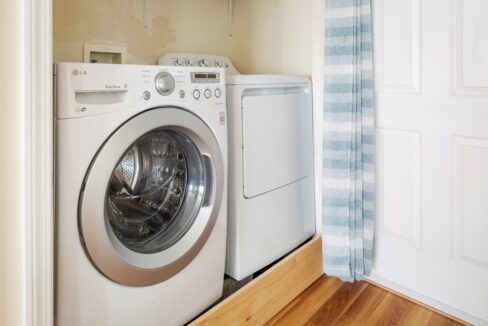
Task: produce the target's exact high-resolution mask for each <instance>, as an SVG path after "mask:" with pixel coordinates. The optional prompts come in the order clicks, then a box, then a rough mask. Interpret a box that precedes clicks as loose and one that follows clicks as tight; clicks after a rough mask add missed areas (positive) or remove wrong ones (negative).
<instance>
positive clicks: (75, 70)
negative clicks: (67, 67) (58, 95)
mask: <svg viewBox="0 0 488 326" xmlns="http://www.w3.org/2000/svg"><path fill="white" fill-rule="evenodd" d="M82 75H83V76H85V75H86V70H78V69H73V76H82Z"/></svg>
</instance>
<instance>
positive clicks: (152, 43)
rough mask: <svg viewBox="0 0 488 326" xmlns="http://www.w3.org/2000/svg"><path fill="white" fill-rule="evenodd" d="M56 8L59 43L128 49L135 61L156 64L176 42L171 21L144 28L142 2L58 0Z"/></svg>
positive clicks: (160, 20)
mask: <svg viewBox="0 0 488 326" xmlns="http://www.w3.org/2000/svg"><path fill="white" fill-rule="evenodd" d="M53 7H54V8H53V9H54V26H56V28H54V42H55V43H65V44H69V43H72V44H74V43H76V44H79V43H82V44H84V43H98V44H117V45H126V46H127V54H128V56H129V57H132V58H134V59H135V60H134V59H133V60H132V61H136V62H141V63H154V62H155V60H156V59H157V57H158V56H159V54H160V51H161V49H162V48H164V47H165V46H166V45H167V44H168V43H171V42H175V41H176V33H175V31H174V30H172V29H171V28H170V27H169V18H168V17H163V16H156V17H151V18H150V19H151V23H150V27H149V28H145V27H144V23H143V21H142V17H137V15H138V14H139V15H142V14H140V12H142V1H140V0H139V1H134V0H122V1H121V0H54V4H53ZM139 10H140V12H139ZM80 51H83V49H82V48H81V50H80ZM61 59H62V58H61Z"/></svg>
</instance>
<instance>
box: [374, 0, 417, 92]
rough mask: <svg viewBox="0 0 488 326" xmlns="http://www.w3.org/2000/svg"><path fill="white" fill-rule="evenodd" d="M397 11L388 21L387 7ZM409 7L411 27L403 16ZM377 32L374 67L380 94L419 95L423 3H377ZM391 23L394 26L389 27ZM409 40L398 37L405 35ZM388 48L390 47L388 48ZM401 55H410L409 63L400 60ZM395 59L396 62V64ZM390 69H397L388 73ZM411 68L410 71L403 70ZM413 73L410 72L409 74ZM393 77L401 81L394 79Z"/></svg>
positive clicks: (403, 0)
mask: <svg viewBox="0 0 488 326" xmlns="http://www.w3.org/2000/svg"><path fill="white" fill-rule="evenodd" d="M386 4H390V5H392V8H394V7H396V8H398V11H399V12H398V15H393V14H389V15H388V17H390V18H391V19H392V20H391V21H389V22H387V21H385V15H383V13H384V11H385V10H386V9H385V5H386ZM402 4H403V6H404V5H408V7H409V10H408V11H409V12H410V17H409V21H408V26H404V25H402V23H405V22H403V21H401V20H400V19H399V18H400V17H405V12H404V10H403V6H402ZM374 13H375V15H374V17H373V18H374V30H375V33H374V34H375V42H374V43H375V48H376V49H375V50H376V51H375V66H376V71H377V75H376V76H377V77H376V80H377V83H376V85H377V91H379V92H384V93H419V92H420V53H421V48H420V47H421V35H420V19H421V12H420V0H407V1H405V0H402V1H399V2H397V3H395V4H393V2H392V1H391V0H388V1H386V2H385V0H377V1H376V2H375V6H374ZM390 24H391V25H390ZM405 33H407V35H408V34H409V35H410V40H408V37H406V38H405V37H399V35H402V36H405V35H404V34H405ZM387 47H388V48H387ZM402 53H408V54H409V58H408V60H407V62H405V61H400V60H398V58H400V59H402V55H401V54H402ZM394 60H396V61H394ZM387 65H388V66H395V68H396V69H395V70H394V71H391V72H389V71H387V69H388V67H387ZM405 65H407V66H409V68H408V67H407V69H405V68H401V67H405ZM409 70H410V71H409ZM393 78H398V79H397V80H394V79H393Z"/></svg>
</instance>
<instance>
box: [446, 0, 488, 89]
mask: <svg viewBox="0 0 488 326" xmlns="http://www.w3.org/2000/svg"><path fill="white" fill-rule="evenodd" d="M467 2H468V1H466V0H452V9H451V10H452V15H451V20H452V22H451V24H452V31H451V44H452V45H451V47H452V49H451V52H452V53H451V55H452V71H451V84H452V92H453V94H456V95H484V96H486V95H488V77H487V76H488V62H487V61H486V60H484V59H483V58H486V56H487V54H488V35H487V33H483V31H486V32H488V21H487V20H486V17H485V16H486V15H485V13H486V10H483V9H482V8H485V9H488V4H487V3H486V1H484V0H469V2H471V7H470V8H471V9H474V8H473V7H476V8H477V9H476V10H475V11H473V10H470V11H468V10H467V9H470V8H466V4H467ZM468 14H469V15H470V18H471V19H466V18H467V17H466V15H468ZM467 43H468V44H467ZM471 50H473V51H471ZM476 50H477V51H476ZM468 59H469V60H468ZM471 63H472V66H467V64H471ZM480 70H481V73H480Z"/></svg>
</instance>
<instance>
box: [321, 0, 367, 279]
mask: <svg viewBox="0 0 488 326" xmlns="http://www.w3.org/2000/svg"><path fill="white" fill-rule="evenodd" d="M323 129H324V135H323V136H324V140H323V148H324V161H323V170H324V180H323V201H322V206H323V220H322V222H323V249H324V268H325V272H326V273H327V274H328V275H333V276H338V277H340V278H341V279H343V280H347V281H352V280H359V279H362V278H364V276H367V275H369V273H370V270H371V258H372V249H373V234H374V217H375V204H374V203H375V175H374V171H375V125H374V89H373V51H372V36H371V2H370V0H326V30H325V103H324V128H323Z"/></svg>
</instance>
